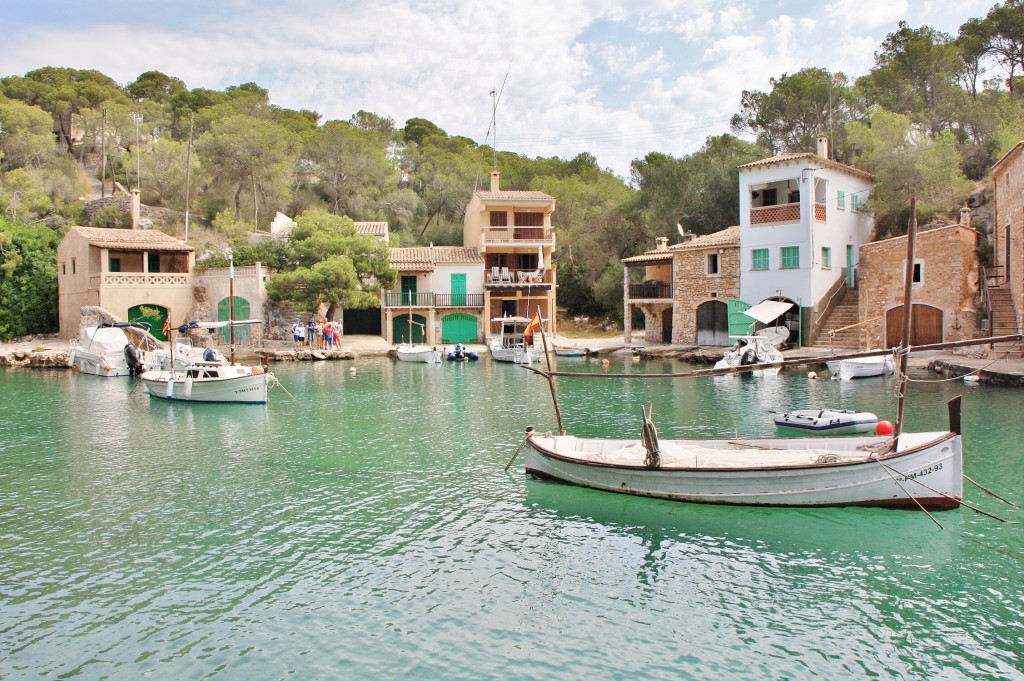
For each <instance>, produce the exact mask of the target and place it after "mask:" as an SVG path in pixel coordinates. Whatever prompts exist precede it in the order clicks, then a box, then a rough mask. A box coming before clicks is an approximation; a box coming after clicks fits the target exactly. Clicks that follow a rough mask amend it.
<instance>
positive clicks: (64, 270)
mask: <svg viewBox="0 0 1024 681" xmlns="http://www.w3.org/2000/svg"><path fill="white" fill-rule="evenodd" d="M60 273H61V274H67V273H68V264H67V263H66V262H62V263H61V264H60Z"/></svg>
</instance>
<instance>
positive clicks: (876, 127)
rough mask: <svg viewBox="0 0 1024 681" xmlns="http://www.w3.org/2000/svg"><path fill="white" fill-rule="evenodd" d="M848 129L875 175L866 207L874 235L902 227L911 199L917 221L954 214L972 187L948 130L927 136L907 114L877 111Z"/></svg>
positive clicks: (904, 225) (864, 161) (852, 139)
mask: <svg viewBox="0 0 1024 681" xmlns="http://www.w3.org/2000/svg"><path fill="white" fill-rule="evenodd" d="M847 133H848V134H849V137H850V142H851V143H852V144H853V145H854V146H855V147H856V148H857V149H858V150H859V152H860V158H861V161H862V164H863V166H864V167H865V168H866V169H867V170H869V171H870V172H872V173H874V175H875V188H874V190H872V192H871V196H870V197H869V200H868V203H867V205H866V208H867V209H868V210H870V211H871V212H872V213H873V214H874V216H875V230H876V233H878V234H900V233H902V232H903V231H904V230H905V228H906V224H905V222H906V220H905V218H906V215H907V206H908V205H909V203H910V199H911V198H912V197H914V198H916V199H917V207H918V214H919V215H920V217H921V220H922V221H927V220H930V219H932V218H934V217H937V216H939V215H941V214H943V213H945V214H951V213H955V212H956V210H957V209H958V208H959V207H960V206H961V205H962V204H963V202H964V200H965V199H966V198H967V196H968V195H969V194H970V192H971V189H972V188H973V185H972V184H971V182H970V181H969V180H967V179H966V178H965V177H964V175H963V173H962V172H961V170H960V154H959V152H958V151H957V143H956V139H955V138H954V136H953V134H952V133H950V132H949V131H943V132H940V133H939V134H937V135H927V134H924V133H922V132H919V131H916V130H915V128H914V126H913V124H912V123H911V121H910V119H909V118H908V117H906V116H903V115H901V114H897V113H893V112H891V111H886V110H885V109H878V110H876V111H875V112H874V113H873V114H872V115H871V121H870V125H869V124H865V123H860V122H853V123H850V124H849V125H848V126H847Z"/></svg>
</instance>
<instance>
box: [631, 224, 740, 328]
mask: <svg viewBox="0 0 1024 681" xmlns="http://www.w3.org/2000/svg"><path fill="white" fill-rule="evenodd" d="M739 246H740V228H739V227H738V226H736V227H729V228H728V229H723V230H722V231H720V232H715V233H713V234H706V235H704V236H699V237H692V235H691V236H687V237H684V240H683V241H682V242H681V243H678V244H675V245H673V246H669V245H668V239H667V238H666V237H661V238H659V239H658V245H657V247H656V248H655V249H653V250H650V251H647V252H646V253H641V254H640V255H636V256H633V257H630V258H624V259H623V260H622V263H623V265H624V266H625V271H624V273H623V276H624V282H623V289H624V296H625V310H624V312H625V338H626V342H627V343H628V342H632V334H633V328H632V327H633V310H634V308H636V309H639V310H640V311H641V312H643V315H644V341H645V342H648V343H659V342H661V343H673V344H676V345H720V346H726V345H730V342H729V317H728V301H729V300H730V299H735V298H737V297H738V296H739V291H740V260H739V258H740V248H739ZM641 268H642V269H641Z"/></svg>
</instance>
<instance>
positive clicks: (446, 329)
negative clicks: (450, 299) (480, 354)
mask: <svg viewBox="0 0 1024 681" xmlns="http://www.w3.org/2000/svg"><path fill="white" fill-rule="evenodd" d="M476 341H477V336H476V317H474V316H473V315H471V314H466V313H465V312H455V313H453V314H450V315H447V316H446V317H445V318H444V319H442V320H441V342H442V343H476Z"/></svg>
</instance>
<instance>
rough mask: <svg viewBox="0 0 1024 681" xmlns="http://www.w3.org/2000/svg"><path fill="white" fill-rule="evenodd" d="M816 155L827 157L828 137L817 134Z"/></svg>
mask: <svg viewBox="0 0 1024 681" xmlns="http://www.w3.org/2000/svg"><path fill="white" fill-rule="evenodd" d="M818 156H820V157H822V158H828V137H826V136H825V135H818Z"/></svg>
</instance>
